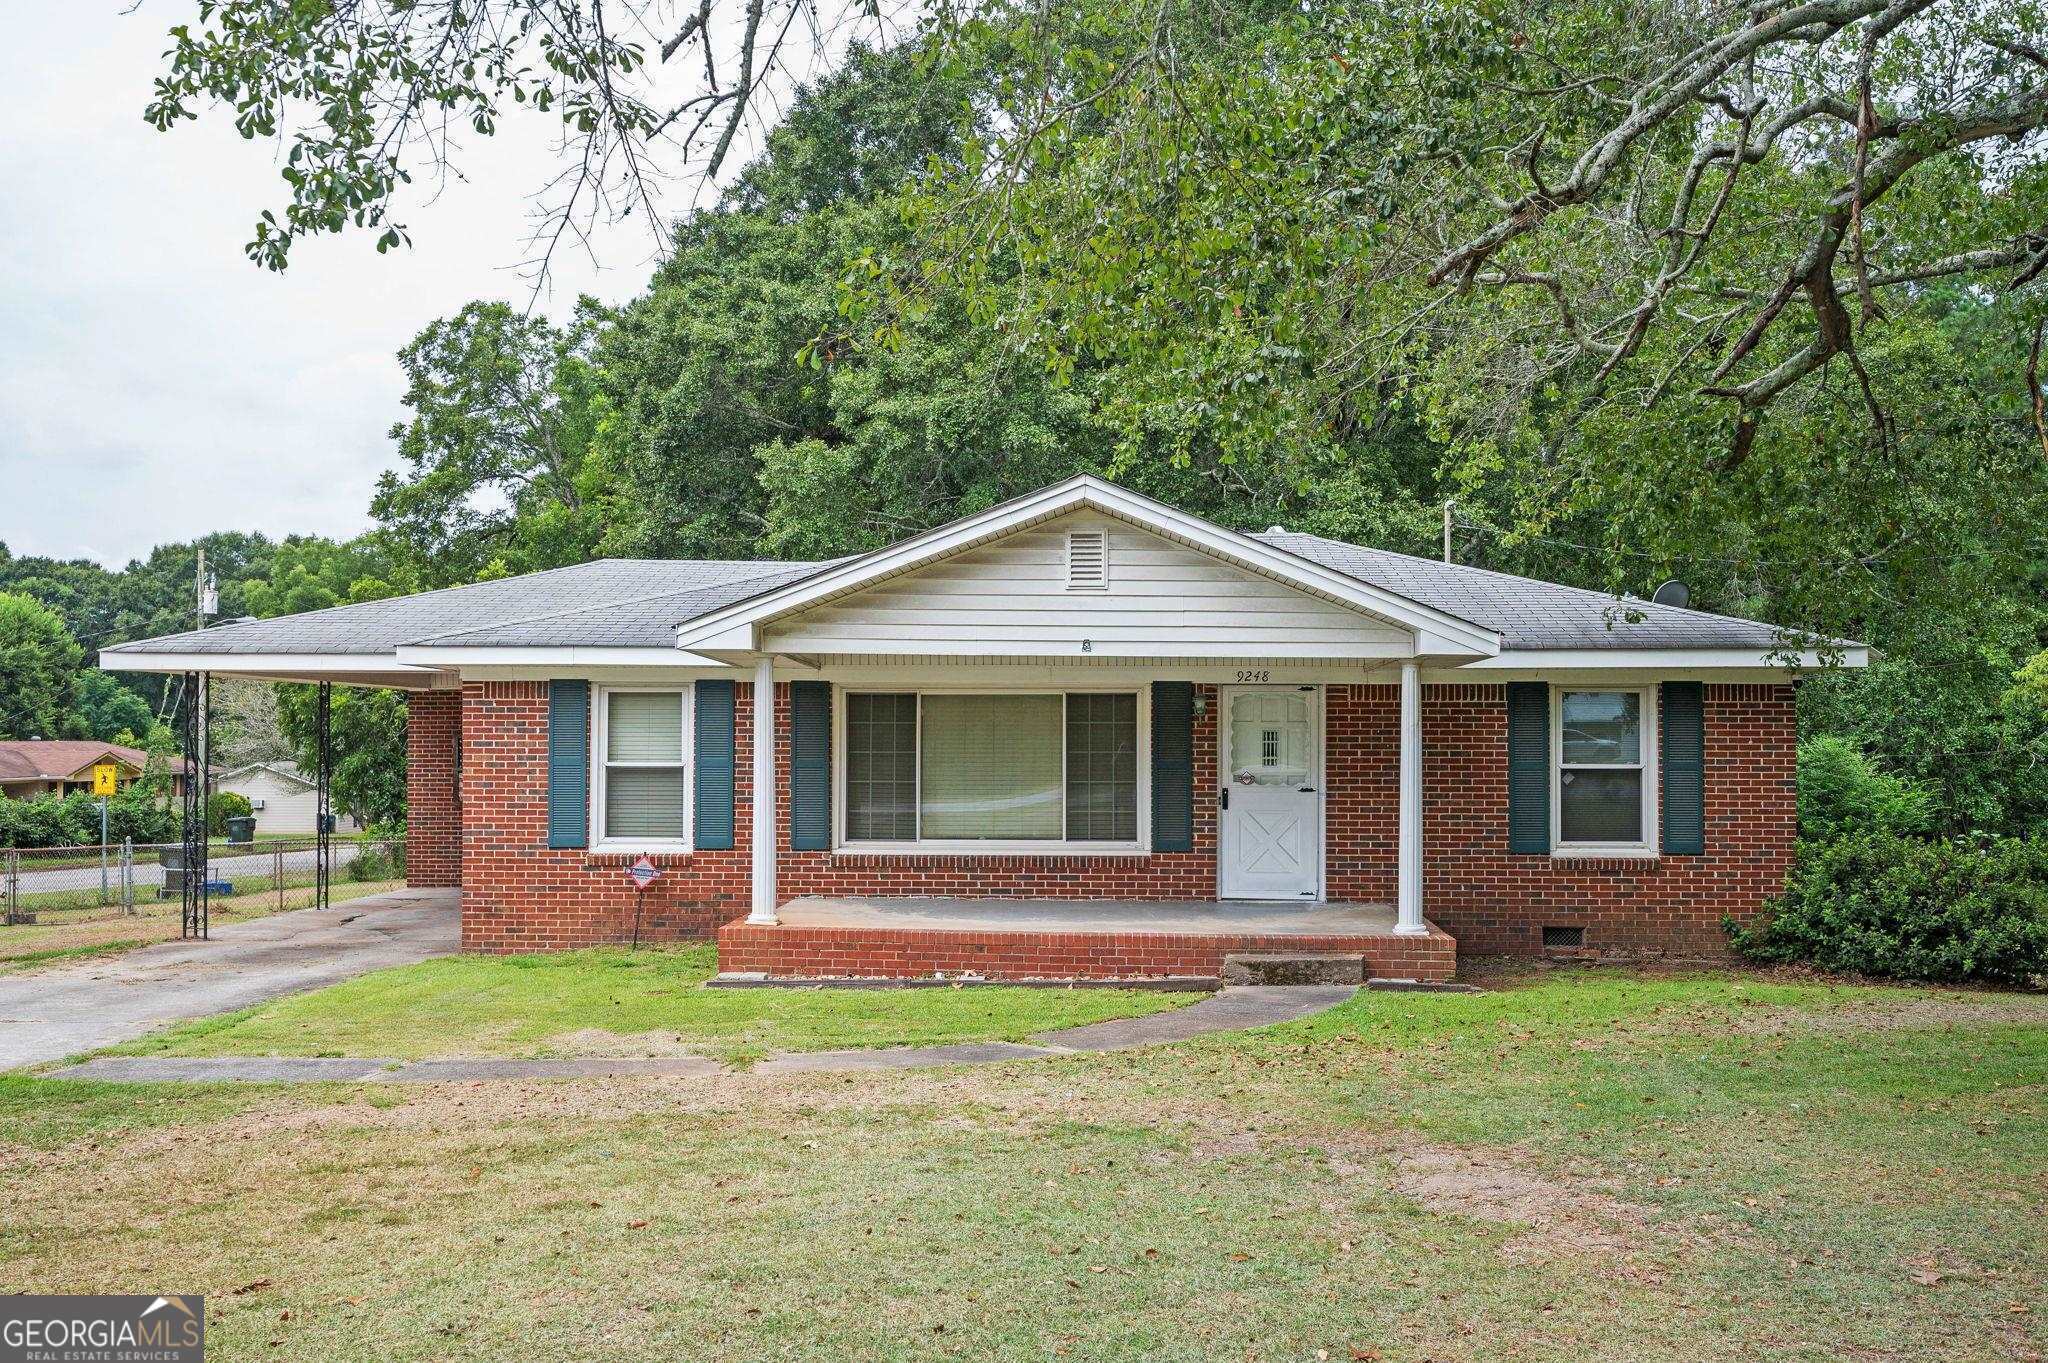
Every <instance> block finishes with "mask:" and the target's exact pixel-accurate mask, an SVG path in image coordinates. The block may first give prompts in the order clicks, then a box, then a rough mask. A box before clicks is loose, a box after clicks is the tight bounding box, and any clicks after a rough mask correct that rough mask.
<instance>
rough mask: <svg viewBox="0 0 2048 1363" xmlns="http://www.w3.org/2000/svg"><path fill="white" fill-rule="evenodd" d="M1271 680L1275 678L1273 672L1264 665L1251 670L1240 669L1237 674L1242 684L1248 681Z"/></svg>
mask: <svg viewBox="0 0 2048 1363" xmlns="http://www.w3.org/2000/svg"><path fill="white" fill-rule="evenodd" d="M1271 680H1273V674H1272V673H1271V672H1269V671H1267V670H1266V669H1265V668H1263V667H1261V668H1256V669H1253V670H1251V671H1240V672H1239V673H1238V674H1237V681H1238V685H1240V686H1242V685H1244V684H1245V683H1246V682H1269V681H1271Z"/></svg>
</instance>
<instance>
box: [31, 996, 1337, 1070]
mask: <svg viewBox="0 0 2048 1363" xmlns="http://www.w3.org/2000/svg"><path fill="white" fill-rule="evenodd" d="M1356 992H1357V986H1355V985H1348V984H1346V985H1315V986H1310V987H1296V988H1278V987H1273V986H1267V985H1242V986H1235V987H1231V988H1226V989H1223V990H1220V991H1218V992H1217V993H1215V994H1213V995H1211V996H1210V997H1208V998H1206V999H1203V1000H1202V1001H1201V1002H1200V1003H1196V1004H1191V1005H1189V1006H1188V1007H1186V1008H1176V1009H1173V1010H1172V1011H1170V1012H1165V1013H1151V1014H1148V1015H1146V1016H1144V1017H1135V1018H1119V1019H1117V1020H1115V1021H1112V1022H1094V1023H1090V1024H1089V1025H1087V1026H1085V1027H1069V1028H1066V1029H1065V1030H1063V1031H1058V1032H1047V1033H1044V1034H1043V1035H1041V1036H1039V1037H1036V1038H1034V1039H1033V1041H1032V1042H1031V1043H1030V1044H1029V1045H1025V1044H1021V1043H1018V1042H1014V1041H965V1042H958V1043H955V1044H953V1045H950V1046H890V1047H884V1048H881V1049H876V1050H866V1051H791V1052H788V1053H786V1054H783V1055H775V1056H770V1057H769V1058H767V1059H766V1060H763V1061H761V1062H760V1063H759V1064H757V1065H755V1066H754V1067H753V1073H755V1074H819V1073H841V1072H846V1071H852V1070H914V1069H925V1068H928V1067H931V1066H935V1065H987V1064H994V1063H996V1062H998V1061H1005V1060H1035V1059H1042V1058H1044V1057H1046V1056H1054V1055H1076V1054H1081V1053H1087V1052H1098V1051H1128V1050H1136V1049H1138V1048H1139V1047H1142V1046H1156V1045H1160V1044H1162V1043H1164V1042H1170V1041H1185V1040H1187V1039H1188V1038H1190V1037H1197V1036H1207V1035H1209V1034H1210V1033H1212V1032H1237V1031H1243V1030H1245V1029H1247V1028H1251V1027H1267V1026H1271V1025H1272V1024H1274V1023H1279V1022H1293V1021H1295V1020H1296V1019H1298V1018H1305V1017H1308V1016H1310V1015H1311V1014H1314V1013H1320V1012H1322V1011H1323V1010H1324V1009H1326V1008H1334V1007H1336V1006H1337V1005H1338V1004H1340V1003H1342V1002H1344V1001H1345V1000H1346V999H1348V998H1350V997H1351V996H1352V995H1353V994H1354V993H1356ZM726 1068H727V1067H726V1066H724V1065H721V1064H720V1063H719V1062H717V1061H716V1060H709V1059H706V1058H704V1057H702V1056H689V1055H685V1056H661V1057H653V1058H648V1059H606V1058H604V1057H599V1056H588V1057H577V1058H573V1059H563V1060H501V1059H489V1058H482V1057H478V1058H473V1059H464V1058H460V1057H454V1058H449V1059H444V1060H376V1059H369V1060H337V1059H331V1058H318V1059H315V1058H310V1057H308V1058H285V1057H277V1058H273V1057H268V1056H221V1057H218V1058H204V1057H170V1056H107V1057H105V1058H103V1059H99V1060H91V1061H87V1062H86V1063H85V1064H83V1065H73V1066H71V1067H70V1068H68V1069H62V1070H55V1071H53V1072H52V1073H51V1074H50V1076H49V1077H50V1078H53V1079H97V1080H101V1081H105V1082H113V1083H138V1084H139V1083H154V1082H164V1081H182V1082H188V1083H189V1082H218V1081H223V1080H229V1081H239V1082H244V1083H267V1084H303V1083H323V1082H334V1081H342V1082H373V1083H383V1082H392V1083H411V1084H419V1083H437V1082H444V1081H448V1080H476V1079H610V1078H622V1077H626V1076H633V1075H649V1074H658V1075H709V1074H719V1073H723V1072H725V1071H726Z"/></svg>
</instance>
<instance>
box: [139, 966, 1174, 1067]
mask: <svg viewBox="0 0 2048 1363" xmlns="http://www.w3.org/2000/svg"><path fill="white" fill-rule="evenodd" d="M717 970H718V950H717V948H716V947H714V946H711V945H710V944H708V943H706V944H701V945H695V946H688V947H680V948H668V949H653V950H643V951H628V950H625V949H623V948H618V947H598V948H593V949H590V950H586V951H563V952H550V953H548V954H545V955H533V956H449V957H443V958H441V959H438V960H432V961H422V962H420V963H419V964H417V965H408V966H398V967H395V968H393V969H390V970H379V971H375V972H372V973H371V974H368V975H364V976H361V977H359V978H357V979H353V980H350V981H348V982H347V983H345V984H338V985H335V986H333V987H332V988H329V989H322V990H319V991H317V992H315V993H311V994H300V995H296V996H293V997H289V998H284V999H280V1000H277V1001H276V1002H274V1003H268V1004H264V1005H262V1006H260V1007H257V1008H252V1009H247V1010H244V1011H242V1012H237V1013H226V1014H223V1015H221V1016H219V1017H215V1018H208V1019H205V1020H204V1021H200V1022H192V1023H187V1024H185V1025H183V1026H179V1027H175V1028H172V1029H170V1030H169V1031H166V1032H161V1033H158V1034H156V1035H154V1036H150V1037H146V1038H144V1039H142V1040H140V1041H137V1042H135V1043H133V1044H132V1045H128V1046H125V1047H121V1048H120V1050H121V1051H122V1052H123V1053H125V1054H130V1055H351V1056H378V1057H388V1058H390V1059H394V1060H417V1059H421V1058H424V1057H427V1056H437V1055H491V1056H564V1055H611V1056H644V1055H684V1054H698V1055H710V1056H714V1057H717V1058H718V1059H721V1060H727V1061H734V1062H739V1063H745V1062H746V1061H749V1060H752V1059H755V1058H758V1057H759V1056H761V1055H764V1054H768V1053H771V1052H775V1051H816V1050H831V1049H837V1048H840V1047H874V1046H917V1045H930V1044H936V1043H942V1042H949V1041H1022V1040H1024V1039H1025V1038H1027V1037H1030V1036H1032V1035H1034V1034H1036V1033H1038V1032H1043V1031H1048V1030H1051V1029H1054V1028H1060V1027H1074V1026H1079V1025H1081V1024H1083V1023H1089V1022H1100V1021H1103V1020H1105V1019H1108V1018H1119V1017H1136V1016H1138V1015H1141V1014H1144V1013H1154V1012H1159V1011H1161V1010H1164V1009H1168V1008H1179V1007H1182V1006H1184V1005H1186V1004H1190V1003H1193V1002H1194V1001H1195V1000H1197V999H1199V998H1201V997H1203V996H1202V995H1200V994H1193V993H1170V992H1162V991H1158V990H1144V989H1095V988H1085V989H1022V988H1006V987H1002V986H990V985H977V986H973V987H957V988H920V989H706V988H703V987H702V986H703V984H704V981H706V980H708V979H710V978H711V976H712V975H713V974H715V973H716V972H717Z"/></svg>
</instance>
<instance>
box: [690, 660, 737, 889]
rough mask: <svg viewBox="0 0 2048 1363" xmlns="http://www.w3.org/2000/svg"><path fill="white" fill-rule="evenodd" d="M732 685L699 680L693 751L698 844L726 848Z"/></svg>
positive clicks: (729, 822) (730, 802)
mask: <svg viewBox="0 0 2048 1363" xmlns="http://www.w3.org/2000/svg"><path fill="white" fill-rule="evenodd" d="M732 694H733V684H732V683H731V682H730V681H700V682H698V683H697V697H696V702H697V703H696V704H695V705H694V706H693V707H692V708H693V709H694V710H695V711H696V716H697V718H696V731H695V736H694V739H693V748H692V751H693V753H694V754H695V756H696V759H697V807H696V815H695V818H694V820H693V822H694V823H695V824H696V834H697V846H698V847H700V848H702V849H704V850H705V851H723V850H725V849H727V848H730V847H731V846H732V808H733V794H732V779H733V768H734V766H735V761H734V757H733V719H732Z"/></svg>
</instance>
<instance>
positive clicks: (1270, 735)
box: [1216, 686, 1323, 899]
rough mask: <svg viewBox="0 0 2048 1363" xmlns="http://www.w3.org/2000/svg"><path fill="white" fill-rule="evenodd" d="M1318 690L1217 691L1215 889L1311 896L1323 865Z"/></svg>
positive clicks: (1226, 894) (1227, 894)
mask: <svg viewBox="0 0 2048 1363" xmlns="http://www.w3.org/2000/svg"><path fill="white" fill-rule="evenodd" d="M1322 700H1323V695H1322V691H1321V689H1320V688H1318V687H1314V686H1299V687H1297V686H1285V687H1281V686H1275V687H1251V686H1233V687H1224V688H1223V690H1222V706H1223V713H1222V715H1221V716H1220V718H1219V722H1218V726H1217V727H1218V736H1219V740H1220V741H1219V742H1218V743H1217V745H1216V746H1217V748H1218V756H1219V757H1220V758H1221V760H1222V765H1223V773H1222V775H1223V784H1222V787H1221V796H1220V803H1221V804H1222V809H1221V810H1220V811H1219V813H1218V816H1217V817H1218V820H1219V823H1218V837H1219V843H1220V845H1219V846H1218V848H1217V893H1218V894H1220V895H1221V896H1222V897H1223V898H1225V899H1315V898H1317V897H1318V891H1319V889H1320V883H1321V880H1322V866H1323V797H1322V794H1321V789H1322V780H1323V752H1322V748H1323V716H1322Z"/></svg>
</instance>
